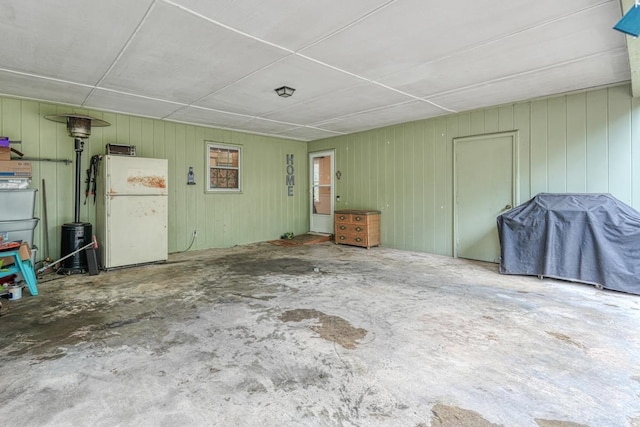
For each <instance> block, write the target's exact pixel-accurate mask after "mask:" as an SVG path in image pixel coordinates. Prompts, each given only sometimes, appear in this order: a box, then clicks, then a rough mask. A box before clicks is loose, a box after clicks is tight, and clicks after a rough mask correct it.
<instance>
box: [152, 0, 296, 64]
mask: <svg viewBox="0 0 640 427" xmlns="http://www.w3.org/2000/svg"><path fill="white" fill-rule="evenodd" d="M156 1H157V0H156ZM161 1H162V2H164V3H167V4H169V5H171V6H174V7H176V8H178V9H180V10H182V11H184V12H187V13H189V14H191V15H194V16H197V17H198V18H200V19H204V20H205V21H207V22H210V23H211V24H214V25H217V26H219V27H221V28H224V29H226V30H229V31H233V32H234V33H236V34H240V35H241V36H244V37H248V38H250V39H252V40H255V41H257V42H260V43H264V44H266V45H269V46H272V47H275V48H277V49H280V50H284V51H285V52H288V53H295V52H294V51H293V50H291V49H289V48H286V47H284V46H280V45H278V44H276V43H272V42H270V41H267V40H264V39H261V38H260V37H256V36H254V35H252V34H249V33H246V32H244V31H241V30H238V29H237V28H234V27H232V26H230V25H226V24H223V23H222V22H218V21H216V20H215V19H212V18H209V17H208V16H205V15H203V14H201V13H198V12H196V11H194V10H191V9H189V8H187V7H185V6H182V5H179V4H177V3H175V2H173V1H171V0H161Z"/></svg>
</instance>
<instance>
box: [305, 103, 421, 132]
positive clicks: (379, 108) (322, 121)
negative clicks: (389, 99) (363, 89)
mask: <svg viewBox="0 0 640 427" xmlns="http://www.w3.org/2000/svg"><path fill="white" fill-rule="evenodd" d="M410 102H413V101H403V102H398V103H395V104H391V105H383V106H380V107H375V108H369V109H368V110H360V111H356V112H354V113H349V114H343V115H342V116H339V117H337V118H333V119H327V120H321V121H319V122H313V123H312V126H316V125H322V124H324V123H332V122H335V121H337V120H342V119H348V118H350V117H354V116H359V115H361V114H366V113H371V112H374V111H382V110H386V109H387V108H393V107H398V106H402V105H405V104H408V103H410Z"/></svg>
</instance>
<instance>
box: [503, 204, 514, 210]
mask: <svg viewBox="0 0 640 427" xmlns="http://www.w3.org/2000/svg"><path fill="white" fill-rule="evenodd" d="M512 207H513V206H511V205H507V206H505V207H504V210H505V211H508V210H509V209H511V208H512Z"/></svg>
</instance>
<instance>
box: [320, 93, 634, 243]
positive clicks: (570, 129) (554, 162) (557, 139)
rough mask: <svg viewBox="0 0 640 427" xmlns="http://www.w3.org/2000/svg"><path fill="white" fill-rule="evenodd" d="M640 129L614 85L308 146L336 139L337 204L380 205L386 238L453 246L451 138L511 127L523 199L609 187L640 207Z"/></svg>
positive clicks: (627, 98) (627, 99) (630, 101)
mask: <svg viewBox="0 0 640 427" xmlns="http://www.w3.org/2000/svg"><path fill="white" fill-rule="evenodd" d="M639 129H640V102H638V101H637V100H633V99H632V98H631V96H630V87H629V85H620V86H615V87H609V88H603V89H597V90H593V91H588V92H580V93H575V94H570V95H565V96H557V97H549V98H545V99H538V100H535V101H529V102H521V103H516V104H510V105H503V106H499V107H492V108H487V109H484V110H478V111H471V112H465V113H460V114H453V115H449V116H446V117H438V118H434V119H429V120H422V121H417V122H411V123H404V124H401V125H395V126H390V127H386V128H381V129H375V130H371V131H366V132H361V133H358V134H355V135H348V136H341V137H337V138H330V139H325V140H319V141H314V142H311V143H309V150H310V151H317V150H321V149H332V148H334V149H336V162H337V165H338V168H337V169H338V170H341V171H342V179H341V180H339V181H337V182H336V194H339V195H340V196H341V201H340V202H339V203H337V204H336V209H344V208H349V209H376V210H380V211H381V212H382V214H381V217H380V222H381V240H382V245H383V246H387V247H394V248H402V249H410V250H418V251H426V252H433V253H439V254H447V255H451V254H452V253H453V250H452V242H453V238H452V228H453V226H452V218H453V210H452V209H453V208H452V203H453V200H452V199H453V194H452V186H453V171H452V165H453V158H452V146H453V142H452V141H453V138H456V137H463V136H470V135H478V134H484V133H491V132H502V131H512V130H515V131H518V140H519V147H518V153H519V155H518V158H517V161H518V170H519V176H518V177H517V180H518V183H519V194H520V200H519V202H520V203H521V202H524V201H526V200H528V199H529V198H530V197H532V196H534V195H535V194H538V193H540V192H592V193H593V192H595V193H602V192H607V193H611V194H613V195H614V196H615V197H617V198H619V199H620V200H622V201H623V202H625V203H628V204H630V205H631V206H633V207H634V208H635V209H640V184H639V183H640V130H639ZM469 173H470V174H473V173H474V171H473V170H471V171H469ZM362 181H366V182H362Z"/></svg>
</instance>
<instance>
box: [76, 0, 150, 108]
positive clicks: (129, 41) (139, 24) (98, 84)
mask: <svg viewBox="0 0 640 427" xmlns="http://www.w3.org/2000/svg"><path fill="white" fill-rule="evenodd" d="M156 3H157V0H153V2H152V3H151V4H150V5H149V8H148V9H147V11H146V12H145V14H144V16H143V17H142V19H141V20H140V22H138V25H136V28H135V29H134V30H133V33H131V35H130V36H129V38H128V39H127V42H126V43H125V44H124V46H122V49H120V52H118V55H116V58H115V59H114V60H113V62H112V63H111V65H110V66H109V68H107V71H105V72H104V74H103V75H102V77H100V79H99V80H98V82H97V83H96V84H95V85H93V88H92V89H91V91H89V93H88V94H87V96H86V97H85V98H84V100H83V101H82V104H81V105H84V104H85V103H86V102H87V100H88V99H89V97H90V96H91V95H93V93H94V92H95V91H96V89H97V88H98V86H100V84H101V83H102V82H103V81H104V80H105V79H106V78H107V76H108V75H109V73H111V71H112V70H113V69H114V68H115V66H116V64H117V63H118V61H119V60H120V58H122V55H124V52H125V51H126V50H127V48H128V47H129V46H130V45H131V43H132V42H133V38H134V37H135V36H136V35H137V34H138V32H139V31H140V29H141V28H142V26H143V25H144V23H145V22H146V21H147V18H148V17H149V15H150V14H151V11H152V10H153V9H154V8H155V5H156Z"/></svg>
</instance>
